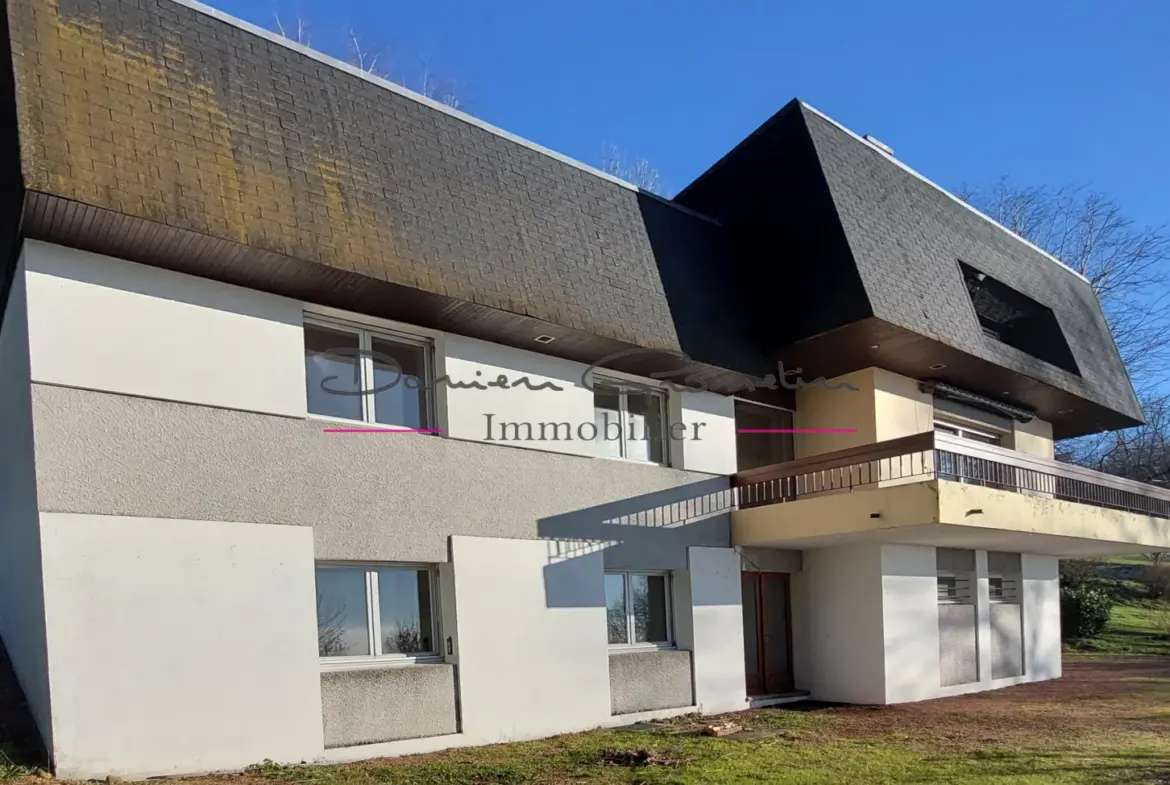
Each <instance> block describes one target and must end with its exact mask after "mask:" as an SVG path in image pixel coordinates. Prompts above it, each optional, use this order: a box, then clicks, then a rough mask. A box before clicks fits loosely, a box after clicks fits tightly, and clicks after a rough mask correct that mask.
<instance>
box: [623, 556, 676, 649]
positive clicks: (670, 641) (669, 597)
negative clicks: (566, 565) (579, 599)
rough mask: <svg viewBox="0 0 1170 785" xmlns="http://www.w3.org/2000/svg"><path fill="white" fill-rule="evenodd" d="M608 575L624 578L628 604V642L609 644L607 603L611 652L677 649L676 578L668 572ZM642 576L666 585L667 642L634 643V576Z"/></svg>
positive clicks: (634, 572) (624, 572) (636, 571)
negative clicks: (658, 579) (660, 579)
mask: <svg viewBox="0 0 1170 785" xmlns="http://www.w3.org/2000/svg"><path fill="white" fill-rule="evenodd" d="M605 574H606V575H620V576H622V579H623V580H622V585H623V587H624V588H625V602H626V642H625V643H609V624H608V613H609V603H608V602H606V643H607V645H608V646H609V649H610V650H611V651H669V650H672V649H675V648H677V645H678V644H677V642H676V641H675V638H674V576H673V574H672V573H671V572H670V571H668V570H606V571H605ZM635 575H641V576H645V577H649V578H663V579H665V583H666V592H665V595H666V596H665V600H666V611H665V612H666V638H667V639H666V640H665V641H637V642H635V641H634V625H635V622H634V589H633V582H632V581H631V580H630V578H631V577H632V576H635Z"/></svg>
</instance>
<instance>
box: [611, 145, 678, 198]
mask: <svg viewBox="0 0 1170 785" xmlns="http://www.w3.org/2000/svg"><path fill="white" fill-rule="evenodd" d="M601 171H603V172H605V173H606V174H611V175H613V176H614V177H617V178H618V179H620V180H625V181H626V182H627V183H630V184H631V185H636V186H638V187H639V188H641V189H642V190H643V191H649V192H650V193H654V194H659V195H661V194H662V192H663V191H662V176H661V175H660V174H659V172H658V170H657V169H656V168H654V167H653V166H651V165H650V162H649V161H648V160H646V159H645V158H638V157H633V156H629V155H627V154H626V153H624V152H622V151H621V150H619V149H618V148H617V146H616V145H611V144H610V145H604V146H603V147H602V150H601Z"/></svg>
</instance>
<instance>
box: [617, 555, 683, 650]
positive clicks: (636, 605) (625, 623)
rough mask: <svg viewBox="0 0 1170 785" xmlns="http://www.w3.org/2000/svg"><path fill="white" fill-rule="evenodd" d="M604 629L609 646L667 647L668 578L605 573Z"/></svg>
mask: <svg viewBox="0 0 1170 785" xmlns="http://www.w3.org/2000/svg"><path fill="white" fill-rule="evenodd" d="M605 610H606V627H607V629H608V632H609V644H610V645H611V646H669V645H670V644H671V642H672V639H671V629H670V626H671V625H670V576H668V575H664V574H657V575H654V574H643V573H634V572H611V573H606V574H605Z"/></svg>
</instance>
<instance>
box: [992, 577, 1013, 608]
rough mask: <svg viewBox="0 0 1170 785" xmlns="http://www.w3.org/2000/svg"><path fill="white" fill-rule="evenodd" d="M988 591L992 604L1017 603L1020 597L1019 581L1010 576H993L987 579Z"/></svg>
mask: <svg viewBox="0 0 1170 785" xmlns="http://www.w3.org/2000/svg"><path fill="white" fill-rule="evenodd" d="M987 590H988V598H989V599H990V600H991V602H1001V603H1006V604H1013V603H1016V602H1018V597H1019V594H1018V592H1019V579H1018V578H1016V577H1015V576H1010V575H992V576H990V577H988V579H987Z"/></svg>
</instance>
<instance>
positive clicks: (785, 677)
mask: <svg viewBox="0 0 1170 785" xmlns="http://www.w3.org/2000/svg"><path fill="white" fill-rule="evenodd" d="M741 580H742V587H741V588H742V596H743V643H744V662H745V665H746V671H747V694H748V695H749V696H752V695H780V694H783V693H787V692H792V690H793V679H792V599H791V594H792V593H791V588H790V585H789V580H788V573H786V572H744V573H743V574H742V577H741Z"/></svg>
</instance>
